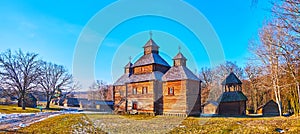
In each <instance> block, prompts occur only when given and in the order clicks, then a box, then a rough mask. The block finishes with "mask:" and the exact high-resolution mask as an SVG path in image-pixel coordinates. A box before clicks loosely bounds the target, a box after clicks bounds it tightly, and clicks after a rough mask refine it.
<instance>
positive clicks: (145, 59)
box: [133, 53, 170, 67]
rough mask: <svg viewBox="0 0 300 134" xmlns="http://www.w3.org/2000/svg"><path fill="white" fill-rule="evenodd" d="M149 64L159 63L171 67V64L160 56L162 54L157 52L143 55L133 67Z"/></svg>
mask: <svg viewBox="0 0 300 134" xmlns="http://www.w3.org/2000/svg"><path fill="white" fill-rule="evenodd" d="M149 64H159V65H163V66H167V67H170V65H169V64H168V63H167V62H166V61H165V60H164V59H163V58H162V57H160V55H158V54H156V53H151V54H146V55H143V56H142V57H141V58H139V59H138V60H137V61H136V62H135V63H134V64H133V67H136V66H143V65H149Z"/></svg>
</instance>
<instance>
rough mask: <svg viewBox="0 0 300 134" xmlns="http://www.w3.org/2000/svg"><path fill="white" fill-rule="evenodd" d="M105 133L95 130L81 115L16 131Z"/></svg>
mask: <svg viewBox="0 0 300 134" xmlns="http://www.w3.org/2000/svg"><path fill="white" fill-rule="evenodd" d="M74 132H75V133H76V132H77V133H78V132H79V133H105V132H103V131H101V130H99V129H97V128H95V127H94V126H93V125H92V123H91V122H90V121H89V119H88V118H87V117H86V116H85V115H83V114H65V115H60V116H55V117H52V118H49V119H46V120H43V121H41V122H37V123H34V124H32V125H30V126H28V127H25V128H22V129H19V130H18V133H36V134H43V133H47V134H54V133H58V134H62V133H74Z"/></svg>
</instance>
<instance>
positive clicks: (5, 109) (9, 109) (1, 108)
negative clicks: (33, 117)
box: [0, 105, 40, 114]
mask: <svg viewBox="0 0 300 134" xmlns="http://www.w3.org/2000/svg"><path fill="white" fill-rule="evenodd" d="M36 112H40V110H39V109H37V108H28V107H26V110H22V107H18V106H17V105H0V113H4V114H11V113H36Z"/></svg>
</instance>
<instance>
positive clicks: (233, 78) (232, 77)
mask: <svg viewBox="0 0 300 134" xmlns="http://www.w3.org/2000/svg"><path fill="white" fill-rule="evenodd" d="M230 84H237V85H239V84H242V82H241V81H240V80H239V78H238V77H237V76H236V75H235V74H234V73H233V72H231V73H230V74H229V75H228V76H227V77H226V79H225V80H224V81H223V82H222V85H230Z"/></svg>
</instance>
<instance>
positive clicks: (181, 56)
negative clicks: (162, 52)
mask: <svg viewBox="0 0 300 134" xmlns="http://www.w3.org/2000/svg"><path fill="white" fill-rule="evenodd" d="M176 59H183V60H186V58H185V57H184V56H183V54H182V53H181V52H179V53H178V54H177V55H176V56H175V57H174V58H173V60H176Z"/></svg>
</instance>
